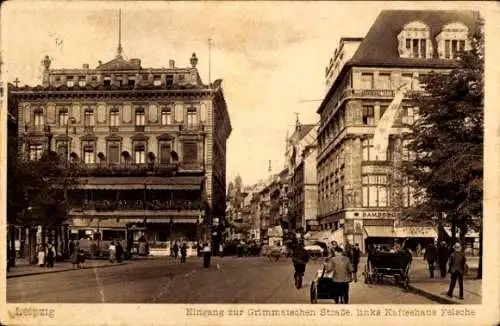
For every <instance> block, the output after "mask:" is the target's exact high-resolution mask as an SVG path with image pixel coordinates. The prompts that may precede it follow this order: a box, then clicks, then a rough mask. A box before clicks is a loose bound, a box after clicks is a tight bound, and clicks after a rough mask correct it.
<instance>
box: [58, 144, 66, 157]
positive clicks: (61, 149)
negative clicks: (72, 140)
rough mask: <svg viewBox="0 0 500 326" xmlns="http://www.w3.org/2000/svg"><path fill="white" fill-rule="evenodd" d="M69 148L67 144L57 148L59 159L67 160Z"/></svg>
mask: <svg viewBox="0 0 500 326" xmlns="http://www.w3.org/2000/svg"><path fill="white" fill-rule="evenodd" d="M67 148H68V147H67V146H66V145H65V144H60V145H58V146H57V154H58V155H59V157H61V158H63V159H65V160H66V158H67V157H68V152H67Z"/></svg>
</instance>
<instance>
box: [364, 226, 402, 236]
mask: <svg viewBox="0 0 500 326" xmlns="http://www.w3.org/2000/svg"><path fill="white" fill-rule="evenodd" d="M364 229H365V232H366V235H367V236H368V237H369V238H370V237H371V238H394V237H396V234H395V233H394V228H393V227H392V226H365V227H364Z"/></svg>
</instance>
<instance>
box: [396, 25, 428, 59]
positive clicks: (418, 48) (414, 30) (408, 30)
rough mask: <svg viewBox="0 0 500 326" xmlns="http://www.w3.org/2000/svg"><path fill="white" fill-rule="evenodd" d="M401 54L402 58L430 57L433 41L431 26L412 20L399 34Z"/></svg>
mask: <svg viewBox="0 0 500 326" xmlns="http://www.w3.org/2000/svg"><path fill="white" fill-rule="evenodd" d="M398 41H399V47H398V50H399V56H400V57H401V58H412V59H430V58H432V52H433V48H432V43H431V40H430V30H429V27H428V26H427V25H426V24H424V23H423V22H420V21H415V22H411V23H409V24H407V25H405V27H404V28H403V30H402V31H401V33H399V35H398Z"/></svg>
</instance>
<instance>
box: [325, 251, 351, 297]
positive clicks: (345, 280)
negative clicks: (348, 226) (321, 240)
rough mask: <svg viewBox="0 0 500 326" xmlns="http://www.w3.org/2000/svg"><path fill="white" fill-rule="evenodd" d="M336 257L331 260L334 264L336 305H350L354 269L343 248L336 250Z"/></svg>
mask: <svg viewBox="0 0 500 326" xmlns="http://www.w3.org/2000/svg"><path fill="white" fill-rule="evenodd" d="M335 252H336V255H335V256H334V257H331V258H330V261H331V263H332V264H333V270H334V272H333V284H334V289H335V290H334V291H335V294H334V300H335V303H339V302H340V303H343V304H348V303H349V283H350V282H352V274H353V272H354V269H353V267H352V264H351V262H350V261H349V258H347V257H346V256H345V255H343V253H342V248H340V247H336V248H335Z"/></svg>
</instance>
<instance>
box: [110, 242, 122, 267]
mask: <svg viewBox="0 0 500 326" xmlns="http://www.w3.org/2000/svg"><path fill="white" fill-rule="evenodd" d="M108 251H109V261H110V262H111V263H114V262H115V261H116V262H117V263H121V262H122V261H123V259H124V256H125V251H124V250H123V246H122V244H121V243H120V241H117V242H116V244H115V242H114V241H111V243H110V244H109V247H108Z"/></svg>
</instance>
